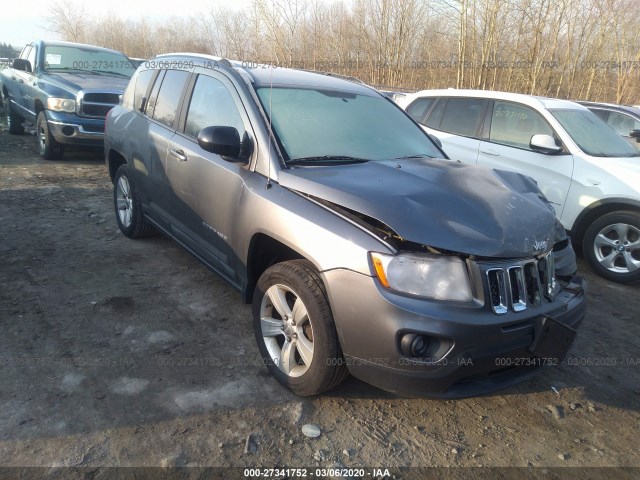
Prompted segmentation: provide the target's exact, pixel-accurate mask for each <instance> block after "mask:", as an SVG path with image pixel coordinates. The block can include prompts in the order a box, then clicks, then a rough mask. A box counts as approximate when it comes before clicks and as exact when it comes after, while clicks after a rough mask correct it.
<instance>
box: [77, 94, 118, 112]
mask: <svg viewBox="0 0 640 480" xmlns="http://www.w3.org/2000/svg"><path fill="white" fill-rule="evenodd" d="M121 95H122V94H121V93H120V92H116V91H109V92H101V91H83V92H80V93H79V94H78V115H80V116H82V117H91V118H105V117H106V116H107V113H108V112H109V110H111V109H112V108H113V107H115V106H116V105H118V104H119V103H120V97H121Z"/></svg>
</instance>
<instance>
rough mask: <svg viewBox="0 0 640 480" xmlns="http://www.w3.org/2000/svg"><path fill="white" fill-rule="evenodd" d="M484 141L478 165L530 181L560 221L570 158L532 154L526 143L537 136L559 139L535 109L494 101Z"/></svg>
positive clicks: (568, 178)
mask: <svg viewBox="0 0 640 480" xmlns="http://www.w3.org/2000/svg"><path fill="white" fill-rule="evenodd" d="M490 108H491V112H490V115H487V116H488V117H489V118H490V124H489V128H488V132H489V133H488V135H487V138H485V139H483V140H482V141H481V142H480V151H479V154H478V165H484V166H486V167H490V168H496V169H501V170H511V171H515V172H518V173H522V174H524V175H528V176H530V177H532V178H533V179H534V180H535V181H536V182H537V183H538V186H539V187H540V190H542V192H543V193H544V194H545V196H546V197H547V199H548V200H549V201H550V202H551V204H552V205H553V207H554V209H555V211H556V215H557V216H558V217H560V216H561V215H562V210H563V208H564V203H565V200H566V198H567V194H568V192H569V187H570V186H571V178H572V175H573V156H572V155H571V154H569V153H561V154H555V155H545V154H543V153H538V152H534V151H533V150H532V149H531V147H530V146H529V143H530V141H531V137H532V136H533V135H537V134H546V135H551V136H552V137H555V138H559V137H558V136H557V135H556V134H555V132H554V130H553V128H552V127H551V126H550V125H549V123H548V122H547V121H546V120H545V119H544V117H543V116H542V115H541V114H540V113H538V112H537V111H535V110H534V109H532V108H530V107H528V106H526V105H521V104H518V103H513V102H506V101H501V100H495V101H494V102H493V104H492V105H491V106H490Z"/></svg>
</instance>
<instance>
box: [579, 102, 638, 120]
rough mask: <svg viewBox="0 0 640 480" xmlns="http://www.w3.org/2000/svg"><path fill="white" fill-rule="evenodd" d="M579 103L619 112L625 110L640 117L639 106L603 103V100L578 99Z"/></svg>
mask: <svg viewBox="0 0 640 480" xmlns="http://www.w3.org/2000/svg"><path fill="white" fill-rule="evenodd" d="M578 103H579V104H580V105H584V106H585V107H604V108H608V109H611V110H617V111H620V112H627V113H631V114H634V115H635V116H637V117H639V118H640V108H638V107H635V106H631V105H617V104H615V103H604V102H587V101H579V102H578Z"/></svg>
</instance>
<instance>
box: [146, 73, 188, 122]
mask: <svg viewBox="0 0 640 480" xmlns="http://www.w3.org/2000/svg"><path fill="white" fill-rule="evenodd" d="M187 78H189V72H185V71H183V70H167V73H165V75H164V79H163V80H162V85H161V86H160V91H159V92H158V98H157V100H156V104H155V108H154V109H153V119H154V120H157V121H159V122H160V123H164V124H165V125H166V126H167V127H173V122H174V120H175V118H176V115H177V111H178V105H179V103H180V97H182V91H183V90H184V86H185V84H186V83H187ZM154 89H155V86H154Z"/></svg>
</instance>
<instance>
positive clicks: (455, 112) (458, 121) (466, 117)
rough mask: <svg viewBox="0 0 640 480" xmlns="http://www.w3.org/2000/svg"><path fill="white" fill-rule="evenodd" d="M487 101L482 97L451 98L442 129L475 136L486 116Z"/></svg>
mask: <svg viewBox="0 0 640 480" xmlns="http://www.w3.org/2000/svg"><path fill="white" fill-rule="evenodd" d="M486 103H487V101H486V100H483V99H481V98H450V99H449V100H448V101H447V108H446V109H445V111H444V115H443V117H442V122H440V130H442V131H444V132H448V133H453V134H455V135H462V136H464V137H475V136H476V132H477V130H478V127H479V125H480V122H481V121H482V119H483V117H484V115H483V114H484V108H485V105H486Z"/></svg>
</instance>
